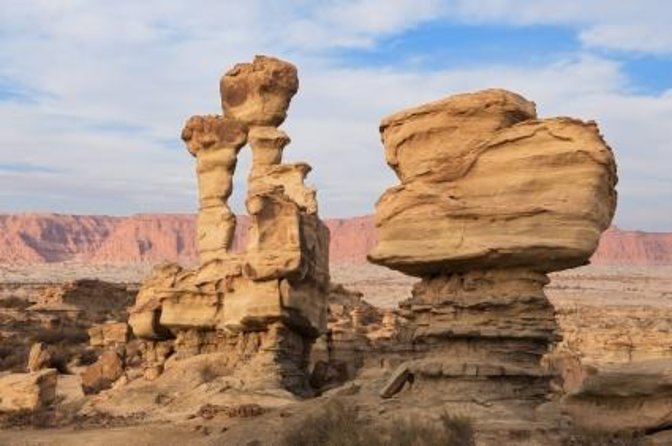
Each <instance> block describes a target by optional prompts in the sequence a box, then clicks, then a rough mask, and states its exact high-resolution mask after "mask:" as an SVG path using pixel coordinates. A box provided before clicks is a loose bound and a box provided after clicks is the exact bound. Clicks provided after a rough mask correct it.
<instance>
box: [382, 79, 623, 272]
mask: <svg viewBox="0 0 672 446" xmlns="http://www.w3.org/2000/svg"><path fill="white" fill-rule="evenodd" d="M381 134H382V139H383V143H384V145H385V156H386V160H387V163H388V164H389V165H390V167H391V168H392V169H393V170H394V171H395V173H396V174H397V176H398V177H399V179H400V181H401V184H400V185H398V186H394V187H393V188H390V189H388V190H387V191H386V192H385V194H383V196H382V197H381V198H380V200H379V201H378V204H377V206H376V215H375V218H376V228H377V232H378V238H379V242H378V244H377V245H376V247H375V248H374V249H373V250H372V251H371V253H370V254H369V259H370V260H371V261H373V262H374V263H379V264H382V265H385V266H388V267H390V268H394V269H397V270H400V271H402V272H406V273H409V274H413V275H417V276H423V275H426V274H428V273H441V272H444V271H468V270H471V269H483V268H506V267H518V266H524V267H527V266H534V267H535V269H537V270H538V271H544V272H548V271H554V270H560V269H565V268H569V267H573V266H578V265H581V264H585V263H586V262H587V260H588V258H589V257H590V255H591V254H592V253H593V252H594V251H595V249H596V247H597V244H598V241H599V237H600V234H601V232H602V231H604V230H605V229H607V227H608V226H609V223H610V222H611V219H612V217H613V214H614V209H615V206H616V193H615V191H614V185H615V183H616V166H615V163H614V158H613V155H612V153H611V150H610V149H609V147H608V146H607V145H606V143H605V142H604V140H603V139H602V137H601V135H600V133H599V131H598V129H597V126H596V124H595V123H594V122H583V121H579V120H576V119H570V118H552V119H541V120H539V119H537V118H536V112H535V106H534V104H533V103H532V102H529V101H527V100H525V99H523V98H522V97H520V96H518V95H516V94H513V93H510V92H507V91H504V90H486V91H482V92H478V93H471V94H464V95H458V96H453V97H449V98H447V99H444V100H441V101H437V102H432V103H430V104H426V105H422V106H420V107H417V108H414V109H411V110H408V111H403V112H400V113H397V114H394V115H392V116H390V117H388V118H385V119H384V120H383V122H382V123H381Z"/></svg>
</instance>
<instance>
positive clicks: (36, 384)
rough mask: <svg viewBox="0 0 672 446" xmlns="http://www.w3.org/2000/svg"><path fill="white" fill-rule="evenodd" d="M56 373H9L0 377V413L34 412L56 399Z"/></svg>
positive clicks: (49, 370)
mask: <svg viewBox="0 0 672 446" xmlns="http://www.w3.org/2000/svg"><path fill="white" fill-rule="evenodd" d="M57 380H58V372H57V371H56V370H54V369H46V370H40V371H37V372H31V373H11V374H8V375H4V376H1V377H0V411H5V412H11V411H20V410H28V411H34V410H37V409H41V408H43V407H47V406H49V405H50V404H52V403H53V402H54V400H55V399H56V383H57Z"/></svg>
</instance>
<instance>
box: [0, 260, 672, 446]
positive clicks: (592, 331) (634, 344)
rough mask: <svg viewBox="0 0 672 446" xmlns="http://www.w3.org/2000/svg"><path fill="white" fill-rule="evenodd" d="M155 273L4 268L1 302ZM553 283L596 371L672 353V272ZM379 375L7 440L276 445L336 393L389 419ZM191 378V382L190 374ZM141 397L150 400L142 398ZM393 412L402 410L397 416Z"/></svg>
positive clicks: (30, 424) (0, 437)
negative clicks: (247, 411)
mask: <svg viewBox="0 0 672 446" xmlns="http://www.w3.org/2000/svg"><path fill="white" fill-rule="evenodd" d="M150 270H151V266H150V265H148V264H125V265H123V264H117V265H99V266H90V265H89V266H87V265H83V264H77V263H64V264H42V265H32V266H25V267H21V266H16V265H14V266H11V267H10V266H4V267H2V269H0V272H1V273H0V302H7V301H9V300H12V299H21V300H25V301H27V302H35V301H39V300H40V295H41V294H43V293H44V291H45V289H48V288H49V287H51V286H54V285H58V284H62V283H66V282H72V281H74V280H78V279H100V280H104V281H109V282H112V283H114V284H117V285H119V286H120V287H124V288H127V289H129V290H131V292H135V290H137V289H138V287H139V286H140V284H141V283H142V281H143V280H144V279H145V278H146V276H147V274H149V272H150ZM551 278H552V281H551V283H550V284H549V285H548V286H547V293H548V295H549V297H550V299H551V301H552V302H553V304H554V306H555V308H556V318H557V320H558V322H559V325H560V327H561V330H562V334H563V340H562V341H560V342H559V343H558V344H557V345H556V347H555V348H556V349H558V350H562V351H571V352H572V353H573V354H575V355H576V356H577V357H580V358H581V360H582V362H583V363H584V364H595V365H600V364H605V363H628V362H630V361H633V360H646V359H648V358H660V357H670V356H672V347H671V344H670V339H672V266H670V267H666V266H656V267H635V266H586V267H581V268H576V269H572V270H567V271H563V272H561V273H556V274H553V275H552V276H551ZM332 281H333V282H335V283H340V284H343V285H344V286H345V287H346V288H347V289H349V290H352V291H359V292H361V293H362V295H363V299H364V300H366V301H368V302H369V303H370V304H372V305H375V306H377V307H382V308H390V309H391V308H396V307H397V305H398V303H399V302H400V301H403V300H404V299H407V298H408V297H409V296H410V294H411V288H412V286H413V284H414V283H415V282H416V281H417V279H415V278H412V277H409V276H405V275H403V274H400V273H397V272H394V271H391V270H388V269H385V268H382V267H378V266H374V265H366V264H337V265H332ZM16 311H17V310H16V309H14V308H3V309H2V312H1V314H2V317H3V318H4V319H3V320H4V321H5V323H6V321H7V320H8V319H7V318H11V317H12V313H16ZM369 375H370V376H365V377H359V378H358V379H356V380H354V381H352V382H351V383H350V384H348V385H346V386H344V387H341V388H337V389H335V390H333V391H331V392H332V394H330V395H329V396H326V397H325V396H323V397H321V398H317V399H313V400H309V401H308V402H303V403H301V404H297V402H296V400H295V399H294V398H292V397H290V396H288V395H284V394H278V395H268V394H266V395H261V394H260V395H256V396H252V397H250V395H246V396H241V395H237V394H236V393H235V392H232V391H230V394H229V395H226V394H225V393H221V388H225V387H226V386H223V385H222V383H218V384H215V382H211V383H209V384H201V385H200V386H201V387H203V386H206V387H207V386H210V387H211V389H209V390H205V391H204V390H203V389H202V388H201V389H200V390H199V392H201V393H203V392H205V395H210V396H209V397H208V398H204V395H203V394H200V395H197V394H198V392H194V391H192V392H191V395H189V392H186V393H187V395H186V396H185V398H186V400H187V401H188V400H189V398H194V399H197V400H198V401H197V402H194V401H188V402H184V403H181V404H179V403H176V402H173V401H167V402H160V403H157V404H160V405H161V404H163V405H168V406H170V405H171V404H172V405H173V408H172V409H171V411H169V413H170V417H169V418H168V419H169V420H170V422H168V421H167V420H166V417H163V418H161V417H157V416H152V415H151V414H144V415H143V414H142V413H141V412H136V411H134V409H133V407H134V404H135V405H136V406H137V407H138V408H142V407H143V406H142V403H139V402H136V403H133V402H132V401H115V400H114V398H112V400H111V401H107V402H106V403H105V404H107V405H108V408H109V405H112V406H114V405H118V407H117V408H116V409H117V412H118V415H117V416H112V415H107V416H101V415H97V416H90V417H80V418H78V419H75V420H74V421H73V420H71V421H70V422H68V423H65V424H64V425H60V426H59V425H58V424H56V425H53V424H49V423H46V424H45V425H44V426H40V425H39V421H37V422H36V420H30V421H25V420H24V423H19V424H18V425H16V426H13V427H8V426H5V428H3V430H2V431H0V444H2V445H25V446H37V445H87V446H88V445H113V444H128V445H166V444H202V445H217V444H246V445H256V444H267V442H268V441H269V439H270V438H273V431H274V429H278V430H282V429H281V428H280V427H279V426H280V425H282V426H284V427H283V429H286V428H287V426H288V425H290V426H291V425H292V423H297V422H298V421H297V420H301V419H304V418H305V417H308V416H309V415H310V414H311V413H312V412H314V411H317V410H319V408H321V407H322V406H323V405H324V404H325V398H326V399H329V398H333V397H334V396H333V394H335V393H336V394H338V393H339V392H340V394H341V395H344V396H341V395H337V397H340V398H346V399H347V398H353V397H352V396H349V395H350V394H353V395H355V394H356V395H358V396H357V398H358V399H357V405H359V406H360V407H361V406H363V407H364V409H362V410H364V411H365V412H374V413H379V414H380V415H383V414H384V413H385V412H386V411H388V410H389V409H388V408H390V407H392V406H394V404H395V402H394V400H384V401H382V402H381V401H379V400H378V399H377V398H376V396H377V395H376V394H375V392H376V391H377V389H378V388H379V387H380V386H382V385H383V382H384V380H383V379H382V376H380V374H376V373H372V372H369ZM172 379H175V378H172ZM184 379H185V380H187V381H188V380H189V379H190V378H188V377H185V378H184ZM80 384H81V383H80V378H79V376H78V375H77V374H76V373H74V374H70V375H63V376H61V378H60V379H59V383H58V393H59V395H60V398H61V399H62V401H63V402H62V403H60V404H61V405H63V407H71V408H72V407H77V408H80V411H81V405H82V404H85V403H82V400H83V398H84V395H83V394H82V393H81V389H80ZM173 385H174V384H173ZM217 385H219V386H220V389H219V392H220V393H219V394H217V393H215V396H213V390H212V388H214V387H216V386H217ZM360 387H361V389H360ZM103 393H105V392H103ZM154 397H155V396H152V398H154ZM136 398H139V399H142V397H140V396H137V395H136ZM145 398H146V397H145ZM78 400H80V401H79V402H77V401H78ZM205 400H207V401H208V402H209V403H211V404H214V406H213V407H217V406H218V405H220V406H222V407H223V406H227V405H228V406H230V405H232V404H233V402H234V401H238V402H240V401H241V400H242V401H248V402H249V401H254V403H253V404H259V407H264V410H265V411H267V413H262V414H260V415H258V416H253V417H249V418H244V417H241V418H237V417H228V416H224V415H219V414H216V413H215V414H214V415H212V416H210V415H204V414H202V413H200V414H199V413H196V414H194V413H192V412H189V411H190V410H192V411H193V407H196V406H198V405H199V404H201V405H202V404H204V401H205ZM68 404H69V405H70V406H67V405H68ZM255 407H256V406H255ZM73 410H74V409H73ZM390 412H391V413H394V410H391V411H390ZM129 439H131V440H129ZM511 444H517V443H511ZM521 444H523V443H521ZM577 444H578V443H577ZM586 444H587V443H586ZM596 444H597V443H596ZM661 444H664V443H661Z"/></svg>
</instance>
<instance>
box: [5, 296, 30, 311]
mask: <svg viewBox="0 0 672 446" xmlns="http://www.w3.org/2000/svg"><path fill="white" fill-rule="evenodd" d="M30 305H31V304H30V302H29V301H28V300H26V299H21V298H20V297H17V296H10V297H8V298H6V299H0V308H14V309H17V310H25V309H26V308H28V307H29V306H30Z"/></svg>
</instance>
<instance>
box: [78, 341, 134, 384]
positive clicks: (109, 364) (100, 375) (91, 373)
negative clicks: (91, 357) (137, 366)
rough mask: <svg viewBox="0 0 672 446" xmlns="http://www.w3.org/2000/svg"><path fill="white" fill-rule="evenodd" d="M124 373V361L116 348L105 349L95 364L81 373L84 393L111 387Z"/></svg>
mask: <svg viewBox="0 0 672 446" xmlns="http://www.w3.org/2000/svg"><path fill="white" fill-rule="evenodd" d="M123 373H124V362H123V360H122V358H120V357H119V354H118V353H117V352H115V351H114V350H105V351H104V352H103V354H102V355H101V356H100V358H98V361H96V362H95V363H94V364H92V365H90V366H89V367H87V368H86V369H85V370H84V371H83V372H82V374H81V377H82V389H83V390H84V393H87V394H89V393H98V392H100V391H101V390H103V389H109V388H110V387H112V384H113V383H114V382H115V381H116V380H117V379H119V378H120V377H121V375H122V374H123Z"/></svg>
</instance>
